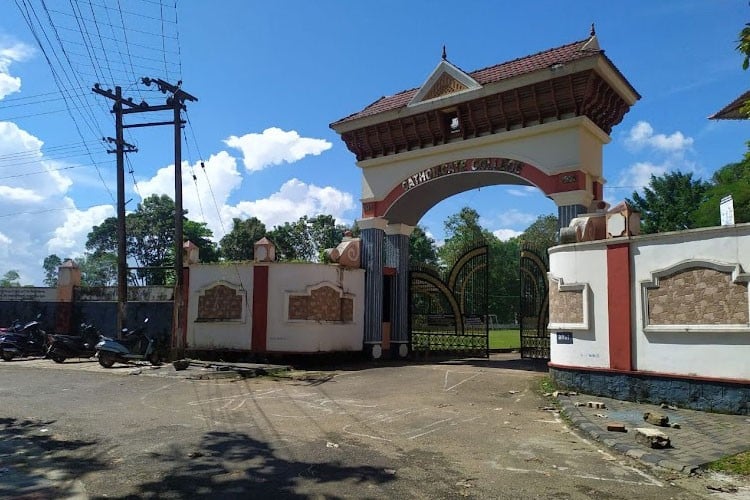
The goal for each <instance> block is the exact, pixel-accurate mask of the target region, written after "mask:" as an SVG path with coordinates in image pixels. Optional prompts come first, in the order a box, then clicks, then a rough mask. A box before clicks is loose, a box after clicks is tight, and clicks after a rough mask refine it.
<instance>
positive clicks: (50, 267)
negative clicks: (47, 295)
mask: <svg viewBox="0 0 750 500" xmlns="http://www.w3.org/2000/svg"><path fill="white" fill-rule="evenodd" d="M62 262H63V261H62V259H61V258H60V257H58V256H57V255H55V254H52V255H48V256H47V257H45V258H44V263H43V264H42V267H44V284H45V285H47V286H49V287H53V288H54V287H56V286H57V268H58V267H60V265H61V264H62Z"/></svg>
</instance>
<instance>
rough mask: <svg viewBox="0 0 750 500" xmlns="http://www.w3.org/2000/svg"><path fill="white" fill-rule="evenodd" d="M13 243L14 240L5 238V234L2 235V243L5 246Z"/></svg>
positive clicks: (0, 240)
mask: <svg viewBox="0 0 750 500" xmlns="http://www.w3.org/2000/svg"><path fill="white" fill-rule="evenodd" d="M12 242H13V240H11V239H10V238H8V237H7V236H5V235H4V234H3V233H0V243H2V244H3V245H10V244H11V243H12Z"/></svg>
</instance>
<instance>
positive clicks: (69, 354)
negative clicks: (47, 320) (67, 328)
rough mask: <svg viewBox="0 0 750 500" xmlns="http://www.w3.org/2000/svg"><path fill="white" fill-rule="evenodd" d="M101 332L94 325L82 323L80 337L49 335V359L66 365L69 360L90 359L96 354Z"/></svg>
mask: <svg viewBox="0 0 750 500" xmlns="http://www.w3.org/2000/svg"><path fill="white" fill-rule="evenodd" d="M99 336H100V335H99V331H98V330H97V329H96V327H95V326H94V325H89V324H87V323H81V329H80V334H78V335H60V334H50V335H47V356H46V357H47V358H49V359H51V360H52V361H54V362H55V363H64V362H65V360H66V359H68V358H90V357H92V356H93V355H94V354H95V353H96V343H97V342H98V341H99Z"/></svg>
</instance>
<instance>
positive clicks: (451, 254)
mask: <svg viewBox="0 0 750 500" xmlns="http://www.w3.org/2000/svg"><path fill="white" fill-rule="evenodd" d="M443 225H444V227H445V235H446V238H445V243H444V244H443V246H441V247H440V248H439V249H438V256H439V257H440V260H441V262H442V263H443V264H444V265H448V266H450V265H453V263H454V262H455V261H456V259H458V257H460V256H461V255H462V254H463V253H464V252H465V251H466V250H467V249H469V248H471V247H472V246H474V245H481V244H482V243H484V242H485V241H487V239H488V238H489V237H493V238H494V235H492V233H490V232H489V231H487V230H485V229H483V228H482V227H481V226H480V225H479V213H477V211H476V210H474V209H473V208H469V207H464V208H462V209H461V210H460V211H459V212H458V213H457V214H453V215H451V216H449V217H448V218H447V219H446V220H445V222H444V224H443Z"/></svg>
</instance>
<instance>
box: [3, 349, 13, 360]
mask: <svg viewBox="0 0 750 500" xmlns="http://www.w3.org/2000/svg"><path fill="white" fill-rule="evenodd" d="M0 356H1V357H2V358H3V361H11V360H12V359H13V353H12V352H8V351H0Z"/></svg>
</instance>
